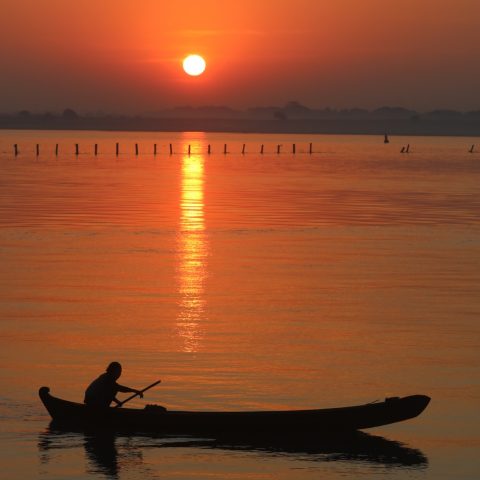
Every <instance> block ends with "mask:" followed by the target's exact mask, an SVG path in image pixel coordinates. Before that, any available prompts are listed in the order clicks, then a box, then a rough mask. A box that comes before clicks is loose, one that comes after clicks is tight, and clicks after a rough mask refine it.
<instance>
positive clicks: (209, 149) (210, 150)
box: [208, 144, 212, 155]
mask: <svg viewBox="0 0 480 480" xmlns="http://www.w3.org/2000/svg"><path fill="white" fill-rule="evenodd" d="M210 153H212V149H211V145H210V144H208V154H209V155H210Z"/></svg>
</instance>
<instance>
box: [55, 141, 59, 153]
mask: <svg viewBox="0 0 480 480" xmlns="http://www.w3.org/2000/svg"><path fill="white" fill-rule="evenodd" d="M55 156H58V143H56V144H55Z"/></svg>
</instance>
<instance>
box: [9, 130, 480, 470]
mask: <svg viewBox="0 0 480 480" xmlns="http://www.w3.org/2000/svg"><path fill="white" fill-rule="evenodd" d="M116 142H119V144H120V154H119V155H118V156H117V155H116V154H115V143H116ZM310 142H313V153H312V154H309V143H310ZM15 143H17V144H18V145H19V150H20V154H19V155H18V156H17V157H14V155H13V148H12V147H13V144H15ZM37 143H38V144H40V155H39V156H36V153H35V150H36V144H37ZM57 143H58V144H59V154H58V156H56V155H55V144H57ZM76 143H78V144H79V147H80V152H79V155H78V156H76V155H75V144H76ZM135 143H138V146H139V155H135ZM154 143H156V144H157V155H156V156H154V155H153V144H154ZM294 143H295V145H296V154H295V155H293V154H292V153H291V152H292V145H293V144H294ZM407 143H410V144H411V148H410V152H411V153H409V154H400V153H399V152H400V150H401V148H402V146H404V145H406V144H407ZM473 143H475V139H465V138H446V137H445V138H427V137H418V138H413V139H412V138H398V137H391V143H390V144H388V145H384V144H383V137H367V136H307V135H306V136H293V135H292V136H285V135H283V136H277V135H271V136H267V135H242V134H204V133H178V134H155V133H119V132H108V133H97V132H25V131H23V132H19V131H5V132H2V133H1V134H0V262H1V265H2V268H1V269H0V285H1V288H0V359H1V361H0V392H1V393H0V418H1V419H2V423H1V427H0V441H1V442H2V446H3V448H2V453H0V456H1V459H2V465H4V473H3V475H5V478H9V479H17V478H18V479H20V478H48V479H50V478H120V479H129V478H140V477H141V478H167V479H170V478H171V479H173V478H199V479H200V478H202V479H203V478H211V477H213V476H220V477H221V478H232V479H233V478H252V479H253V478H259V477H263V478H275V479H277V478H280V479H297V478H325V479H327V478H328V479H331V478H340V477H347V478H348V477H351V478H371V477H372V476H373V475H381V476H382V478H412V477H413V478H432V479H433V478H435V479H437V478H458V479H464V480H466V479H471V478H475V477H476V476H478V474H479V473H480V468H479V464H478V460H477V458H476V457H477V454H476V452H477V451H478V447H479V446H480V437H479V436H478V429H479V427H480V417H479V414H478V402H479V400H480V388H479V385H478V378H480V377H479V373H480V372H479V356H478V351H479V346H480V345H479V343H480V335H479V334H480V331H479V329H480V327H479V323H478V319H479V316H480V287H479V285H480V273H479V272H480V154H475V153H473V154H470V153H468V149H469V148H470V146H471V144H473ZM95 144H98V151H99V155H97V156H95V155H94V153H93V152H94V150H93V149H94V145H95ZM170 144H172V148H173V155H170V154H169V146H170ZM225 144H227V152H228V153H227V154H224V153H223V151H224V145H225ZM243 144H245V154H243V155H242V153H241V152H242V148H243ZM189 145H190V155H188V146H189ZM208 145H211V152H212V153H211V154H210V155H209V154H208V153H207V152H208ZM261 145H264V154H263V155H262V154H260V153H259V152H260V148H261ZM278 145H281V147H280V154H277V153H276V152H277V149H278ZM112 360H118V361H120V362H121V363H122V364H123V366H124V373H123V376H122V378H121V382H122V383H124V384H126V385H129V386H133V387H136V388H137V387H138V388H140V387H141V386H145V385H148V384H150V383H152V382H153V381H155V380H157V379H158V378H161V379H162V384H161V386H160V387H158V388H156V389H154V390H152V391H151V392H149V394H148V397H147V398H146V402H145V401H136V402H133V405H134V406H137V407H139V408H141V407H142V406H143V405H144V404H145V403H159V404H162V405H165V406H167V407H168V408H170V409H190V410H223V409H225V410H232V409H240V410H250V409H272V408H275V409H277V408H278V409H288V408H316V407H318V408H321V407H330V406H343V405H351V404H352V405H353V404H359V403H366V402H370V401H374V400H376V399H381V398H383V397H385V396H394V395H400V396H403V395H408V394H414V393H421V394H426V395H429V396H431V397H432V403H431V405H430V406H429V407H428V409H427V410H426V411H425V412H424V414H422V416H420V417H419V418H417V419H414V420H411V421H409V422H405V423H404V424H397V425H392V426H388V427H383V428H381V429H380V428H379V429H376V430H375V431H372V432H369V433H370V434H371V436H369V437H368V438H366V439H365V438H364V439H363V440H362V441H360V442H356V443H355V442H354V444H353V445H352V444H349V445H325V444H321V443H318V442H311V441H310V442H307V443H306V444H305V442H304V443H303V444H300V445H299V444H298V443H296V444H295V445H294V446H292V445H291V444H285V443H283V444H281V445H278V444H277V445H252V444H250V445H247V446H246V445H242V444H240V445H232V442H230V443H229V444H228V445H226V444H225V443H223V444H222V443H218V442H217V443H212V442H210V443H204V440H205V439H193V440H192V439H177V438H174V439H165V438H152V437H140V436H134V437H118V438H117V437H115V438H98V437H95V436H93V437H91V436H89V435H84V434H79V433H71V432H70V433H69V432H67V433H66V432H57V431H55V430H54V429H50V428H49V427H48V425H49V417H48V415H47V413H46V412H45V411H44V409H43V407H42V406H41V404H40V402H39V400H38V398H37V390H38V387H40V386H42V385H47V386H49V387H50V388H51V390H52V394H54V395H57V396H59V397H61V398H65V399H69V400H78V401H81V400H82V398H83V391H84V389H85V387H86V386H87V385H88V383H89V382H90V381H91V380H92V379H93V378H95V377H96V376H98V375H99V374H100V373H101V372H102V371H103V370H104V368H105V366H106V365H107V364H108V363H109V362H110V361H112ZM378 436H381V437H383V438H378ZM290 440H291V439H290ZM1 475H2V474H0V477H1Z"/></svg>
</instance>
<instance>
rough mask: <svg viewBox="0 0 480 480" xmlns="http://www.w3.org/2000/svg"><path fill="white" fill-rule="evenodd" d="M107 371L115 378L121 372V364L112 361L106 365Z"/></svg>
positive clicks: (118, 376)
mask: <svg viewBox="0 0 480 480" xmlns="http://www.w3.org/2000/svg"><path fill="white" fill-rule="evenodd" d="M107 373H108V374H110V375H112V377H114V378H115V380H117V379H118V378H120V375H121V374H122V366H121V365H120V364H119V363H118V362H112V363H111V364H110V365H109V366H108V367H107Z"/></svg>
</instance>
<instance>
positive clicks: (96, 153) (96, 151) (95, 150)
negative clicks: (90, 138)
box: [93, 143, 98, 156]
mask: <svg viewBox="0 0 480 480" xmlns="http://www.w3.org/2000/svg"><path fill="white" fill-rule="evenodd" d="M93 150H94V153H95V156H97V155H98V143H96V144H95V147H94V149H93Z"/></svg>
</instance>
